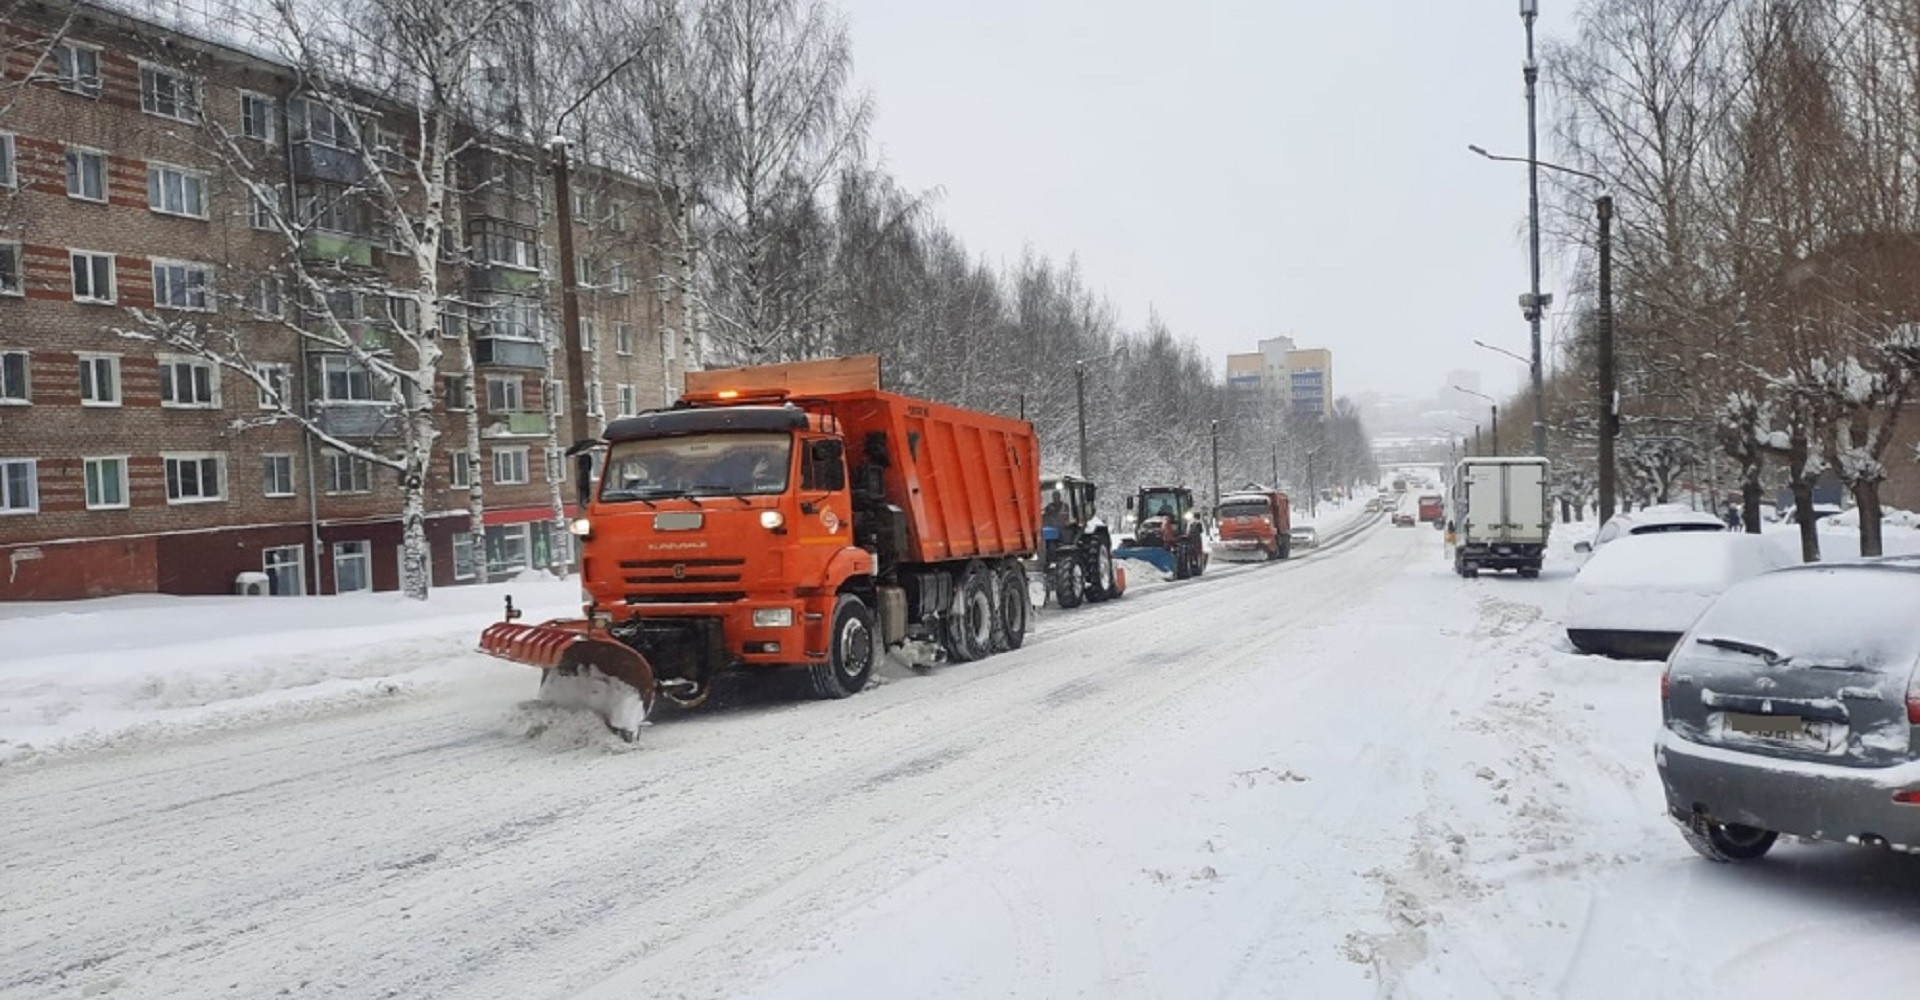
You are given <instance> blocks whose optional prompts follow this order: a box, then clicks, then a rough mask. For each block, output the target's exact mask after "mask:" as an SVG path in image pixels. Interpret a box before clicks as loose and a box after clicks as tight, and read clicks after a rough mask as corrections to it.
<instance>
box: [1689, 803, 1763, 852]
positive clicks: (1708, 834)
mask: <svg viewBox="0 0 1920 1000" xmlns="http://www.w3.org/2000/svg"><path fill="white" fill-rule="evenodd" d="M1680 836H1682V837H1684V838H1686V841H1687V846H1688V847H1691V848H1693V849H1694V850H1695V851H1696V852H1698V853H1699V855H1700V856H1701V857H1703V858H1706V859H1707V860H1709V861H1719V862H1722V863H1726V862H1732V861H1757V860H1759V859H1760V858H1763V857H1765V856H1766V854H1767V852H1768V851H1771V850H1773V844H1774V841H1776V840H1779V839H1780V835H1779V834H1777V833H1775V832H1773V831H1772V830H1762V829H1760V828H1759V827H1753V826H1741V825H1740V824H1738V823H1716V822H1714V821H1713V820H1710V819H1708V818H1706V817H1705V816H1702V815H1700V814H1698V813H1695V814H1694V816H1693V818H1692V819H1690V820H1688V821H1687V822H1685V823H1682V824H1681V825H1680Z"/></svg>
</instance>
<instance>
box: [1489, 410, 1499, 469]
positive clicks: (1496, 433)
mask: <svg viewBox="0 0 1920 1000" xmlns="http://www.w3.org/2000/svg"><path fill="white" fill-rule="evenodd" d="M1489 409H1490V410H1492V411H1493V416H1492V420H1493V430H1492V431H1491V433H1490V439H1491V440H1492V442H1493V457H1495V458H1499V457H1500V404H1499V403H1495V404H1493V406H1491V407H1489Z"/></svg>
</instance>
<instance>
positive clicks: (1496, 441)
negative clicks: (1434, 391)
mask: <svg viewBox="0 0 1920 1000" xmlns="http://www.w3.org/2000/svg"><path fill="white" fill-rule="evenodd" d="M1453 391H1454V392H1464V393H1466V394H1467V395H1469V396H1478V397H1480V398H1481V399H1484V400H1486V401H1487V405H1488V406H1489V407H1491V408H1492V410H1493V432H1492V433H1493V454H1494V457H1495V458H1498V457H1499V456H1500V401H1499V400H1497V399H1495V398H1493V397H1492V396H1489V395H1487V394H1486V393H1484V392H1476V391H1474V390H1472V389H1469V388H1467V387H1466V386H1463V385H1456V386H1454V387H1453Z"/></svg>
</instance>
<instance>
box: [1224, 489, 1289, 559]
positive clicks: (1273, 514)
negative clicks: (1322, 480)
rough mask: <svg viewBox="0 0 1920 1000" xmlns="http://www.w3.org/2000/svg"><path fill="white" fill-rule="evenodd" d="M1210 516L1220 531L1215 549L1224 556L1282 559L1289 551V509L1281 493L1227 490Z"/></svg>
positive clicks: (1285, 496)
mask: <svg viewBox="0 0 1920 1000" xmlns="http://www.w3.org/2000/svg"><path fill="white" fill-rule="evenodd" d="M1213 516H1214V523H1215V524H1217V525H1218V526H1219V533H1220V541H1219V544H1218V545H1217V546H1216V551H1218V552H1220V553H1221V554H1223V555H1225V556H1227V557H1228V558H1236V557H1237V558H1252V559H1285V558H1287V557H1288V556H1291V555H1292V554H1293V510H1292V508H1291V506H1290V505H1289V503H1288V501H1287V495H1286V494H1285V493H1281V492H1279V491H1276V490H1252V489H1248V490H1242V491H1240V492H1238V493H1229V494H1227V495H1226V496H1224V497H1221V498H1220V506H1219V507H1217V508H1215V509H1214V512H1213Z"/></svg>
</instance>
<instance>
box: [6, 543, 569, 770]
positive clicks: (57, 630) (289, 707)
mask: <svg viewBox="0 0 1920 1000" xmlns="http://www.w3.org/2000/svg"><path fill="white" fill-rule="evenodd" d="M508 594H512V595H514V597H515V599H516V603H518V604H520V605H521V606H523V607H525V608H527V609H528V613H527V617H528V619H530V620H535V621H537V620H540V619H541V618H542V617H552V616H556V615H565V614H576V613H578V609H579V586H578V584H577V583H576V582H574V581H571V580H566V581H558V580H553V579H551V578H545V577H536V578H534V579H524V578H523V579H520V580H516V581H515V582H513V583H500V584H490V585H485V586H472V587H457V588H448V589H446V590H439V591H435V592H434V594H433V596H432V598H430V599H429V600H427V601H426V602H424V603H420V602H415V601H409V600H407V599H406V598H404V597H402V596H400V595H398V594H391V593H389V594H349V595H343V596H337V597H301V598H263V597H174V596H167V595H160V594H140V595H130V596H125V597H110V598H101V599H97V600H91V601H62V602H47V603H19V604H7V605H0V649H5V650H7V651H8V655H7V658H6V660H5V661H4V662H3V663H0V760H5V759H8V758H13V757H20V756H25V755H29V754H34V753H42V752H47V751H49V750H57V749H62V748H72V747H79V746H93V745H99V744H103V743H108V742H112V741H113V739H114V738H115V737H116V736H119V735H124V734H127V733H131V732H134V731H141V732H148V731H155V730H173V729H193V728H196V727H199V726H204V725H210V724H217V723H218V722H219V721H221V720H223V719H231V718H235V717H246V716H254V715H259V714H277V713H294V714H297V713H299V712H301V711H311V710H312V709H314V708H315V707H317V706H319V705H322V704H335V703H340V702H352V701H361V700H367V699H371V698H380V697H388V696H392V695H395V694H398V693H401V692H402V691H403V690H406V689H407V688H410V687H412V686H415V685H417V684H419V683H422V682H425V681H429V680H431V679H432V678H433V677H434V676H435V675H436V672H440V673H444V672H446V671H458V670H461V669H470V668H471V666H472V665H473V663H474V661H475V660H476V659H477V658H478V654H476V653H474V651H473V650H474V647H475V644H476V642H477V640H478V638H479V635H480V630H481V629H482V628H484V627H485V626H486V625H487V624H488V623H490V622H492V621H495V620H497V619H498V618H499V613H500V609H501V608H502V606H503V601H504V600H505V598H506V596H507V595H508Z"/></svg>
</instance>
